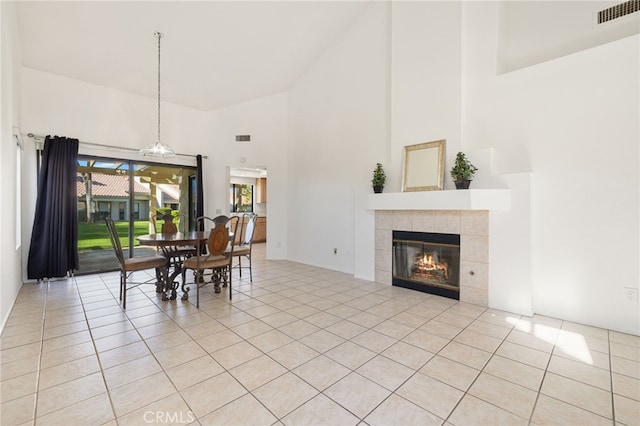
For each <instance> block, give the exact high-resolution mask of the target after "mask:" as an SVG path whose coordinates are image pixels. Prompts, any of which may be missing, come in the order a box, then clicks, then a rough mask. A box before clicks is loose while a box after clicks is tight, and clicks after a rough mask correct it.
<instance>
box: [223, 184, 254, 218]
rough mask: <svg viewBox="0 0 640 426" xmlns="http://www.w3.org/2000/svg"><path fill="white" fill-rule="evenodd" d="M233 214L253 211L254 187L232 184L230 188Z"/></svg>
mask: <svg viewBox="0 0 640 426" xmlns="http://www.w3.org/2000/svg"><path fill="white" fill-rule="evenodd" d="M229 200H230V204H231V209H230V211H231V213H240V212H252V211H253V185H241V184H237V183H233V184H231V186H230V187H229Z"/></svg>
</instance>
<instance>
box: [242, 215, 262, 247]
mask: <svg viewBox="0 0 640 426" xmlns="http://www.w3.org/2000/svg"><path fill="white" fill-rule="evenodd" d="M245 218H246V219H245ZM257 220H258V215H257V214H256V213H245V214H243V215H242V223H243V226H244V227H245V231H244V240H243V241H242V245H243V246H247V245H248V246H250V245H251V243H252V242H253V234H254V231H255V229H256V221H257ZM245 221H246V224H245ZM240 233H241V234H242V230H241V231H240Z"/></svg>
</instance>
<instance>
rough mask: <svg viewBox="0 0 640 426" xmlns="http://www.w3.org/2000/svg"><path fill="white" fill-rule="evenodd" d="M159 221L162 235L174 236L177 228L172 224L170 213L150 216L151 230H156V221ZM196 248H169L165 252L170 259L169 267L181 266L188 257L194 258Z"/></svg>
mask: <svg viewBox="0 0 640 426" xmlns="http://www.w3.org/2000/svg"><path fill="white" fill-rule="evenodd" d="M158 219H161V220H162V221H163V222H162V224H161V226H160V232H161V233H162V234H176V233H178V227H177V226H176V224H175V223H174V222H173V219H174V218H173V215H171V214H170V213H167V214H163V215H154V216H152V220H153V229H154V230H155V229H157V220H158ZM195 254H196V248H195V247H192V246H191V247H190V246H186V247H183V246H180V247H169V248H167V250H165V256H169V257H170V261H171V265H173V266H175V265H177V264H181V263H182V262H184V260H185V259H186V258H188V257H191V256H195Z"/></svg>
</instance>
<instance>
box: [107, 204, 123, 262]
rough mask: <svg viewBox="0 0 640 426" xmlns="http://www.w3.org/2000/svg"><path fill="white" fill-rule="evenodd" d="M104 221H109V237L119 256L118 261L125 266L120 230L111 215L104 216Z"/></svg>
mask: <svg viewBox="0 0 640 426" xmlns="http://www.w3.org/2000/svg"><path fill="white" fill-rule="evenodd" d="M104 221H105V222H106V223H107V229H108V230H109V237H110V238H111V246H112V247H113V251H114V252H115V253H116V257H117V258H118V263H120V267H121V268H123V267H124V254H123V252H122V244H120V237H119V236H118V230H117V229H116V224H115V223H114V222H113V219H111V218H110V217H106V216H105V218H104Z"/></svg>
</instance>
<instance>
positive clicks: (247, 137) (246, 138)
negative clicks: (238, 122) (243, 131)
mask: <svg viewBox="0 0 640 426" xmlns="http://www.w3.org/2000/svg"><path fill="white" fill-rule="evenodd" d="M638 1H640V0H638ZM236 142H251V135H236Z"/></svg>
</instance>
